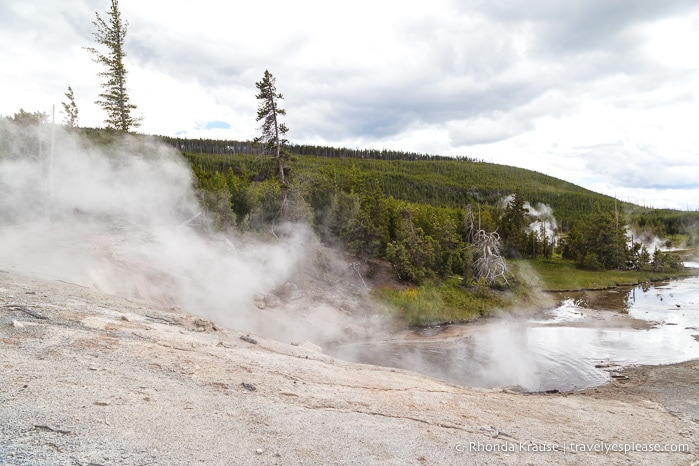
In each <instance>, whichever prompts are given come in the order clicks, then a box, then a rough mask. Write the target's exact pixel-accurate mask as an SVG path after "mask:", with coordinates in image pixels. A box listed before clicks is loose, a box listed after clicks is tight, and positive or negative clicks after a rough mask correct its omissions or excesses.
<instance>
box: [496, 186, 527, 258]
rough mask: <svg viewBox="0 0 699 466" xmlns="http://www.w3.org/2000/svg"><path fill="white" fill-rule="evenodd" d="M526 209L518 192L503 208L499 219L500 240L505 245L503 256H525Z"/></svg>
mask: <svg viewBox="0 0 699 466" xmlns="http://www.w3.org/2000/svg"><path fill="white" fill-rule="evenodd" d="M528 213H529V212H528V211H527V209H525V208H524V197H523V196H522V194H521V193H520V192H519V191H516V192H515V193H514V194H513V195H512V199H511V200H510V202H509V203H508V204H507V207H505V212H504V214H503V216H502V218H501V219H500V226H501V231H502V240H503V242H504V243H505V256H506V257H516V256H519V255H522V254H526V251H527V245H528V243H529V242H528V241H527V233H526V231H525V228H526V227H527V225H528V223H527V215H528Z"/></svg>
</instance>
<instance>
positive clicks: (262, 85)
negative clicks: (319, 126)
mask: <svg viewBox="0 0 699 466" xmlns="http://www.w3.org/2000/svg"><path fill="white" fill-rule="evenodd" d="M255 86H256V87H257V89H258V91H259V93H258V94H257V95H256V96H255V97H256V98H257V100H258V101H259V102H258V108H257V121H262V126H261V127H260V130H261V131H262V134H261V135H260V136H259V137H257V138H255V142H256V143H258V144H262V145H263V147H264V148H265V151H267V152H268V153H272V154H274V157H275V159H276V161H277V169H278V173H279V184H280V185H281V191H282V205H281V214H282V219H283V220H287V218H288V185H287V180H286V174H285V172H284V170H285V169H284V160H283V158H284V156H285V155H286V154H285V152H284V150H283V149H282V145H283V144H284V143H285V142H287V141H286V139H284V135H285V134H286V133H287V132H288V131H289V128H287V127H286V125H285V124H284V123H282V122H281V121H279V117H280V116H283V115H286V110H284V109H283V108H280V107H279V101H280V100H282V99H284V96H283V95H282V94H281V93H278V92H277V87H276V79H275V78H274V76H272V73H270V72H269V71H268V70H265V74H264V76H263V77H262V80H261V81H259V82H257V83H255Z"/></svg>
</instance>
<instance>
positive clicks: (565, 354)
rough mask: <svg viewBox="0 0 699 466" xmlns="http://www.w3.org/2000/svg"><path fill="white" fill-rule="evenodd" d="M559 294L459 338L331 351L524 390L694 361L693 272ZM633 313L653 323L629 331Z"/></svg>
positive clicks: (698, 322) (580, 384)
mask: <svg viewBox="0 0 699 466" xmlns="http://www.w3.org/2000/svg"><path fill="white" fill-rule="evenodd" d="M559 298H560V304H559V306H558V307H556V308H555V309H551V310H547V311H542V312H541V313H538V314H537V315H535V316H532V317H531V318H526V319H515V318H507V319H506V318H499V319H491V320H489V321H488V322H486V323H484V324H477V325H473V324H471V325H470V326H469V325H467V326H457V327H459V328H458V330H464V332H463V333H464V335H463V336H459V337H453V338H447V337H445V338H440V337H439V336H435V333H437V332H436V331H432V332H421V334H418V333H416V334H415V336H414V337H413V338H407V339H401V340H397V341H369V342H362V343H355V344H351V345H343V346H341V347H338V348H335V349H333V350H332V353H333V354H334V355H335V356H338V357H341V358H345V359H351V360H354V361H358V362H364V363H369V364H377V365H383V366H390V367H397V368H403V369H409V370H414V371H417V372H422V373H424V374H427V375H431V376H433V377H437V378H440V379H443V380H446V381H448V382H452V383H455V384H458V385H464V386H469V387H483V388H493V387H517V388H520V389H522V390H526V391H547V390H574V389H582V388H588V387H593V386H596V385H600V384H602V383H605V382H606V381H608V380H609V379H610V377H611V376H612V374H613V373H614V371H615V370H618V369H619V368H621V367H623V366H629V365H640V364H649V365H654V364H671V363H676V362H682V361H687V360H690V359H697V358H699V341H698V339H699V278H697V277H692V278H686V279H682V280H676V281H671V282H667V283H661V284H655V285H640V286H636V287H631V288H625V289H616V290H605V291H596V292H584V293H582V292H580V293H561V294H560V295H559ZM596 311H601V312H596ZM610 317H616V318H615V319H611V320H610ZM631 318H636V319H642V320H646V321H649V322H652V323H653V324H652V328H649V329H643V330H640V329H636V328H633V327H632V326H631V324H632V323H633V320H632V319H631ZM450 330H454V328H451V329H450ZM449 333H452V334H453V333H454V332H449ZM456 333H462V332H456Z"/></svg>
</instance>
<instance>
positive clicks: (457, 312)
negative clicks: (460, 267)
mask: <svg viewBox="0 0 699 466" xmlns="http://www.w3.org/2000/svg"><path fill="white" fill-rule="evenodd" d="M374 295H375V296H376V297H377V298H378V299H380V300H381V301H383V302H386V303H388V304H389V305H390V306H391V307H392V308H393V309H395V310H396V311H395V312H396V317H397V318H398V319H399V320H400V321H402V322H405V323H406V324H407V325H409V326H428V325H436V324H442V323H446V322H470V321H473V320H476V319H478V318H480V317H482V316H486V315H489V314H490V313H491V312H492V311H493V310H495V309H501V308H503V307H506V306H507V305H508V304H511V297H509V296H510V295H506V294H505V293H502V292H498V291H494V290H491V289H489V288H482V287H475V288H466V287H463V286H461V280H460V279H459V278H453V279H449V280H445V281H443V282H441V283H436V282H435V283H428V284H424V285H421V286H419V287H412V288H407V289H404V290H394V289H389V288H379V289H377V290H375V291H374Z"/></svg>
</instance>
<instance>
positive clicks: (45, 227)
mask: <svg viewBox="0 0 699 466" xmlns="http://www.w3.org/2000/svg"><path fill="white" fill-rule="evenodd" d="M45 126H46V127H49V128H50V126H49V125H45ZM46 127H44V134H39V133H38V132H36V131H35V132H34V133H29V134H27V130H26V128H22V127H19V126H17V125H15V124H14V123H13V122H10V121H7V120H3V121H0V267H3V268H5V267H8V268H15V269H17V270H19V271H22V272H27V273H37V274H43V275H46V276H49V277H53V278H58V279H62V280H66V281H69V282H72V283H76V284H80V285H84V286H90V287H94V288H96V289H99V290H102V291H105V292H107V293H111V294H116V295H120V296H126V297H135V298H142V299H147V300H151V301H156V302H160V303H165V304H168V305H173V306H178V307H181V308H182V309H184V310H185V311H187V312H190V313H192V314H195V315H199V316H202V317H206V318H210V319H212V320H214V321H216V322H218V323H220V324H223V325H227V326H231V327H233V328H237V329H240V330H243V331H250V332H256V333H259V334H263V335H267V336H271V337H274V338H278V339H280V340H282V341H285V340H286V341H289V340H293V339H303V338H308V339H314V338H325V339H328V338H332V337H334V336H337V334H339V332H340V331H341V330H340V328H341V325H339V323H338V322H336V321H334V317H333V316H332V315H331V314H330V313H329V310H328V306H324V305H323V304H322V303H319V304H317V305H316V306H315V307H314V309H307V310H305V311H304V313H305V314H306V317H309V316H312V315H313V313H323V314H324V316H325V318H324V319H313V318H308V319H305V323H306V324H308V322H311V321H313V322H315V325H316V327H313V325H312V324H310V325H299V324H298V323H297V322H298V319H295V318H293V317H285V315H284V314H283V313H280V314H278V315H275V318H274V319H273V320H274V322H270V319H269V318H268V317H266V314H264V313H261V312H260V310H259V309H257V308H256V307H255V304H254V302H255V295H256V294H259V293H269V292H270V291H271V290H273V289H275V288H278V287H279V286H280V285H281V286H283V285H284V283H286V282H287V280H290V277H293V276H294V275H295V274H297V275H298V274H299V273H300V272H299V271H300V270H305V271H308V270H309V261H311V260H312V258H313V257H314V254H316V253H317V251H318V249H319V248H320V245H319V243H318V241H317V240H316V238H315V236H314V235H313V234H311V233H310V232H309V231H308V230H307V229H306V228H304V227H302V226H287V229H286V234H285V235H283V236H281V239H279V241H276V242H273V243H270V242H268V241H259V240H256V239H255V238H250V239H246V240H245V241H242V239H240V238H233V237H228V236H224V235H223V234H220V233H215V232H212V231H206V230H205V229H202V228H194V227H193V226H192V225H193V223H194V222H192V220H193V219H194V220H195V221H199V220H200V218H199V217H198V216H199V214H200V212H201V210H200V207H199V204H198V202H197V198H196V193H195V190H194V189H193V176H192V173H191V170H190V168H189V166H188V164H187V162H186V161H185V160H183V158H182V157H181V156H180V155H179V154H178V153H177V152H176V151H174V150H173V149H171V148H169V147H167V146H164V145H162V144H159V143H156V142H155V141H149V140H148V139H145V138H134V137H125V138H123V139H120V140H119V141H118V142H115V143H112V144H109V145H108V146H103V145H100V146H99V147H98V146H96V145H93V144H90V143H89V142H88V141H86V140H85V139H84V138H80V137H78V136H76V135H74V134H72V133H67V132H64V131H62V130H61V129H60V128H56V130H55V136H54V138H51V137H50V134H48V133H49V132H50V129H46ZM52 139H53V141H54V142H51V140H52ZM268 312H269V311H268ZM321 322H322V325H321Z"/></svg>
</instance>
